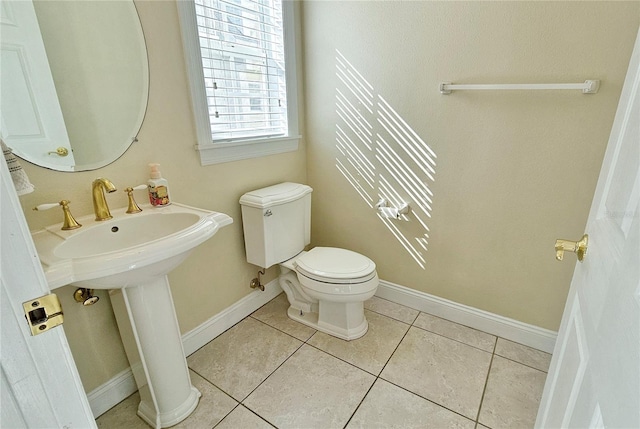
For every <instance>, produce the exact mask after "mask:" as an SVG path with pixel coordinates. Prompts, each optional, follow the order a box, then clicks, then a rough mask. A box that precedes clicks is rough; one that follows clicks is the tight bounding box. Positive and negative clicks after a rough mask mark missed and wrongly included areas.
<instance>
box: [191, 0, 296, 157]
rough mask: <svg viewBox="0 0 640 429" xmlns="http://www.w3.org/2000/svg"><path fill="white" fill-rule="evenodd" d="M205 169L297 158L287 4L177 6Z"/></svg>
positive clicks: (223, 0) (218, 1) (232, 0)
mask: <svg viewBox="0 0 640 429" xmlns="http://www.w3.org/2000/svg"><path fill="white" fill-rule="evenodd" d="M178 8H179V13H180V20H181V26H182V33H183V41H184V45H185V52H186V58H187V67H188V70H189V79H190V84H191V95H192V101H193V104H194V113H195V116H196V128H197V129H198V145H197V148H198V150H199V151H200V155H201V161H202V164H203V165H206V164H213V163H218V162H226V161H232V160H235V159H244V158H251V157H257V156H263V155H269V154H274V153H281V152H287V151H291V150H296V149H297V147H298V139H299V136H298V135H297V133H298V130H297V101H296V91H297V84H296V76H295V69H296V63H295V39H294V37H293V2H292V1H283V0H194V1H191V0H190V1H180V2H178Z"/></svg>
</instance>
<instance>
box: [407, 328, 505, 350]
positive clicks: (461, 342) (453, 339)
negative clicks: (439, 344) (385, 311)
mask: <svg viewBox="0 0 640 429" xmlns="http://www.w3.org/2000/svg"><path fill="white" fill-rule="evenodd" d="M411 326H412V327H414V328H416V329H420V330H423V331H426V332H429V333H432V334H434V335H438V336H439V337H442V338H446V339H448V340H451V341H455V342H456V343H460V344H463V345H465V346H469V347H472V348H474V349H476V350H480V351H482V352H485V353H493V352H491V351H488V350H485V349H481V348H480V347H476V346H472V345H471V344H468V343H465V342H463V341H460V340H456V339H455V338H451V337H447V336H446V335H444V334H440V333H438V332H434V331H431V330H429V329H425V328H421V327H420V326H416V325H411ZM462 326H464V325H462ZM480 332H482V331H480ZM487 335H491V334H487ZM492 336H493V337H495V338H496V341H494V342H493V348H494V349H495V345H496V342H497V338H498V337H496V336H495V335H492Z"/></svg>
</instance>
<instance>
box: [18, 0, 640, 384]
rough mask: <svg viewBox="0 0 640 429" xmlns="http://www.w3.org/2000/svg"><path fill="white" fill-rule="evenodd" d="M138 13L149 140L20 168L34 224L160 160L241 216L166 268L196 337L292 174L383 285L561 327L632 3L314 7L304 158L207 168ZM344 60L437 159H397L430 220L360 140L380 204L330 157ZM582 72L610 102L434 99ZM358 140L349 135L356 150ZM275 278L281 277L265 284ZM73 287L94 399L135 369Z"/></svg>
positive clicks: (170, 24)
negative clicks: (263, 199) (383, 203)
mask: <svg viewBox="0 0 640 429" xmlns="http://www.w3.org/2000/svg"><path fill="white" fill-rule="evenodd" d="M136 4H137V6H138V9H139V13H140V17H141V20H142V24H143V28H144V32H145V37H146V41H147V46H148V50H149V60H150V73H151V87H150V100H149V106H148V111H147V116H146V118H145V122H144V124H143V127H142V130H141V132H140V135H139V140H140V141H139V143H137V144H135V145H134V146H133V147H132V148H131V149H130V150H129V151H128V152H127V153H126V154H125V155H124V156H123V157H122V158H120V159H119V160H117V161H116V162H115V163H113V164H111V165H109V166H107V167H105V168H103V169H100V170H97V171H92V172H83V173H73V174H69V173H59V172H54V171H50V170H46V169H43V168H39V167H35V166H31V165H29V164H27V163H23V164H26V165H25V169H26V171H27V173H28V174H29V176H30V178H31V179H32V181H33V182H34V184H35V185H36V187H37V190H36V191H35V192H34V193H32V194H29V195H26V196H23V197H21V201H22V204H23V208H24V209H25V215H26V217H27V220H28V222H29V225H30V227H31V228H32V229H38V228H41V227H43V226H44V225H47V224H51V223H55V222H59V221H60V214H59V213H56V212H55V211H54V210H50V211H47V212H32V211H31V210H30V209H31V207H33V206H35V205H37V204H41V203H44V202H52V201H59V200H60V199H62V198H66V199H69V200H71V201H72V209H73V212H74V214H75V215H77V216H80V215H82V214H88V213H91V211H92V208H91V196H90V183H91V181H92V180H93V179H94V178H96V177H99V176H104V177H108V178H110V179H112V180H113V181H114V183H115V184H116V185H117V186H118V188H119V189H124V188H125V187H127V186H130V185H136V184H139V183H143V182H144V181H146V179H147V177H148V175H147V167H146V166H147V163H149V162H159V163H161V164H162V172H163V175H164V176H165V177H166V178H167V179H168V180H169V183H170V185H171V193H172V198H173V199H174V200H175V201H179V202H183V203H186V204H191V205H195V206H200V207H204V208H207V209H212V210H217V211H221V212H224V213H227V214H229V215H231V216H232V217H233V218H234V221H235V223H234V224H233V225H231V226H228V227H226V228H224V229H222V230H221V231H220V232H219V233H218V234H217V235H216V236H215V237H214V238H213V239H212V240H210V241H208V242H207V243H205V244H203V245H202V246H200V247H199V248H198V249H196V251H195V252H194V253H193V254H192V255H191V256H190V257H189V259H188V260H187V261H186V262H185V263H184V264H183V265H182V266H180V267H179V268H177V269H176V270H175V271H174V272H173V273H172V274H171V275H170V281H171V285H172V290H173V293H174V300H175V304H176V310H177V314H178V319H179V322H180V326H181V329H182V331H183V332H187V331H189V330H191V329H193V328H194V327H196V326H198V325H200V324H201V323H203V322H204V321H206V320H207V319H208V318H210V317H211V316H213V315H215V314H216V313H218V312H219V311H221V310H222V309H224V308H226V307H228V306H230V305H231V304H233V303H234V302H236V301H237V300H239V299H240V298H242V297H243V296H245V295H246V294H248V293H249V292H250V289H249V287H248V284H249V280H250V279H251V278H252V277H254V276H255V267H253V266H251V265H249V264H247V263H246V262H245V257H244V248H243V241H242V226H241V218H240V208H239V206H238V198H239V197H240V195H241V194H242V193H244V192H245V191H248V190H251V189H255V188H258V187H261V186H265V185H269V184H272V183H277V182H279V181H283V180H291V181H301V182H308V183H310V184H311V185H312V186H313V187H314V190H315V192H314V195H313V198H314V200H313V236H312V240H313V242H314V244H316V245H335V246H343V247H347V248H351V249H355V250H358V251H361V252H363V253H365V254H367V255H369V256H370V257H371V258H372V259H374V260H375V261H376V263H377V264H378V267H379V273H380V276H381V278H382V279H384V280H387V281H391V282H394V283H398V284H401V285H404V286H408V287H411V288H414V289H416V290H420V291H425V292H428V293H432V294H435V295H438V296H441V297H444V298H448V299H452V300H454V301H457V302H460V303H463V304H467V305H471V306H474V307H478V308H481V309H485V310H488V311H491V312H495V313H497V314H501V315H504V316H507V317H512V318H514V319H518V320H522V321H525V322H528V323H532V324H535V325H538V326H542V327H545V328H549V329H556V328H557V325H558V321H559V318H560V314H561V311H562V306H563V304H564V299H565V295H566V291H567V287H568V283H569V281H570V278H571V273H572V262H571V259H570V258H569V262H568V263H564V264H559V263H556V262H555V260H554V259H553V249H552V246H553V241H554V240H555V238H558V237H563V238H577V237H579V236H580V235H581V234H582V232H583V231H582V228H583V226H584V223H585V220H586V216H587V209H588V207H589V204H590V200H591V196H592V194H593V189H594V186H595V181H596V178H597V171H598V169H599V165H600V162H601V159H602V155H603V153H604V147H605V144H606V140H607V137H608V133H609V129H610V127H611V123H612V120H613V115H614V112H615V106H616V102H617V98H618V96H619V93H620V89H621V84H622V80H623V77H624V72H625V70H626V65H627V61H628V58H629V55H630V52H631V45H632V42H633V39H634V36H635V31H636V30H637V26H638V12H639V11H638V3H635V4H632V3H624V4H617V3H610V2H608V3H607V5H606V6H604V5H603V4H600V3H583V2H581V3H580V4H578V3H546V2H544V3H537V4H531V3H520V2H515V3H507V4H505V3H474V2H472V3H464V2H452V3H448V2H447V3H428V2H422V3H420V2H402V3H398V2H389V3H386V2H305V3H304V6H303V12H304V13H303V15H304V19H303V26H304V31H305V33H304V37H303V39H301V40H303V42H304V45H303V49H304V58H305V74H304V76H303V78H304V80H306V87H305V99H306V103H305V109H306V111H307V115H306V121H303V124H301V125H304V123H305V122H306V129H307V131H306V132H304V133H303V134H304V135H305V137H306V141H307V142H308V149H306V148H305V145H304V142H303V144H302V146H301V149H300V150H299V151H298V152H296V153H289V154H284V155H279V156H271V157H268V158H263V159H257V160H247V161H240V162H233V163H228V164H222V165H214V166H207V167H201V166H200V163H199V158H198V154H197V153H196V152H195V151H194V149H193V145H194V144H195V132H194V126H193V116H192V113H191V107H190V103H189V96H188V87H187V81H186V76H185V72H184V64H183V54H182V46H181V39H180V33H179V27H178V20H177V12H176V8H175V3H174V2H169V1H166V2H165V1H155V2H151V1H140V2H137V3H136ZM336 50H339V52H340V55H342V56H343V60H342V61H344V60H345V59H346V60H348V61H349V62H350V64H351V65H350V66H344V65H343V66H341V67H342V68H343V69H344V68H349V69H350V70H351V69H354V70H357V71H358V72H359V73H360V74H361V78H360V77H358V78H355V79H356V80H361V79H362V78H363V79H365V80H366V81H367V82H368V83H369V85H371V88H370V95H366V97H368V98H371V99H373V100H375V102H376V103H378V101H379V100H381V99H379V98H378V96H381V97H383V99H384V100H386V102H387V103H388V105H389V106H390V107H391V108H392V109H394V110H395V111H396V112H397V115H398V117H400V118H402V120H403V121H405V122H406V125H404V124H403V125H399V127H401V128H404V129H408V128H411V129H412V130H413V131H414V132H415V133H416V134H417V135H418V136H419V137H420V138H421V139H422V141H424V144H425V145H428V146H429V148H430V149H431V150H433V152H435V155H436V156H437V158H436V160H435V161H436V162H435V164H436V165H435V168H434V170H435V174H434V175H433V177H434V179H435V180H434V181H431V179H430V178H428V177H427V176H426V175H425V173H423V172H422V170H421V169H420V166H419V165H420V163H416V162H415V161H413V160H412V159H411V158H409V157H408V156H407V155H402V158H403V159H404V162H406V163H407V165H408V166H410V169H411V170H412V171H413V172H414V173H415V176H411V179H412V180H414V181H417V182H422V181H424V182H425V185H426V186H425V185H421V186H422V188H423V189H420V190H422V191H423V190H424V188H428V189H429V190H430V191H431V192H432V193H433V197H432V200H433V202H432V206H431V210H429V211H430V214H431V218H428V217H427V216H426V215H425V214H424V210H423V209H422V208H420V207H418V206H417V205H416V201H415V200H414V199H412V198H409V196H408V191H406V190H403V189H401V188H400V186H398V184H397V183H395V182H396V181H398V180H399V181H402V180H405V179H404V178H402V177H400V176H401V175H397V176H398V177H390V174H389V173H387V172H386V171H385V170H384V166H383V165H382V163H380V162H378V161H377V160H376V159H375V153H376V144H373V145H372V146H371V147H372V149H371V150H368V149H367V150H368V152H367V150H365V149H363V148H362V146H359V147H358V149H359V150H361V151H362V155H360V156H361V159H360V162H361V163H367V162H369V161H366V159H367V158H368V159H370V162H371V165H373V166H374V167H373V170H372V171H373V173H370V174H372V177H373V179H372V180H373V184H374V186H373V187H372V188H371V189H368V190H367V192H368V194H369V200H370V201H368V200H367V198H363V197H361V196H360V195H359V194H358V193H357V192H356V191H355V190H354V188H353V187H352V185H351V184H350V183H349V182H347V181H346V179H345V178H344V176H343V175H342V174H341V173H340V172H339V171H338V170H337V168H336V160H339V161H341V162H343V164H345V165H349V164H348V159H347V157H346V156H345V155H342V154H341V153H340V152H339V151H338V150H337V148H336V126H337V125H341V124H342V125H343V126H342V128H344V124H343V123H342V122H341V121H343V120H342V119H339V117H338V116H337V114H336V89H340V90H341V91H342V92H343V93H344V94H345V96H346V97H347V98H348V100H350V101H352V102H354V103H355V104H354V108H353V110H354V111H355V110H357V101H355V100H354V99H353V97H354V96H353V95H349V94H350V93H348V92H347V91H348V89H347V88H346V84H344V83H342V82H341V81H339V80H338V79H337V78H336V56H337V53H336ZM343 64H344V63H343ZM351 71H353V70H351ZM354 76H357V75H354ZM587 78H599V79H602V88H601V90H600V93H598V94H596V95H589V96H586V95H582V94H579V93H568V94H565V93H555V92H554V93H542V94H541V93H536V94H534V93H519V92H518V93H511V94H505V93H484V94H472V93H455V94H453V95H450V96H448V97H447V96H441V95H440V94H439V93H438V92H437V84H438V82H440V81H443V80H455V81H459V82H494V81H495V82H497V81H500V82H519V81H536V82H539V81H581V80H584V79H587ZM301 80H302V79H301ZM361 102H365V103H366V102H367V101H366V100H363V101H361ZM387 110H388V108H387ZM373 112H374V113H371V114H368V112H367V114H368V116H367V115H362V118H360V120H363V119H367V120H368V121H370V123H371V124H372V127H375V131H378V132H380V134H381V136H382V137H383V138H385V140H387V141H389V143H391V145H390V148H391V149H388V151H391V150H392V151H396V150H397V151H398V153H401V150H400V147H399V145H398V144H396V143H393V142H392V141H391V138H390V137H389V136H387V135H386V134H385V133H386V131H382V129H381V127H380V126H379V125H377V124H378V122H377V120H378V119H380V118H382V117H384V116H385V115H378V114H377V113H375V112H376V109H373ZM356 116H357V115H356ZM303 117H304V116H303ZM352 134H353V132H351V131H347V133H346V134H345V135H351V136H352V138H353V139H354V141H355V139H356V137H355V136H353V135H352ZM419 144H420V145H421V144H422V143H419ZM412 145H415V143H412ZM354 146H355V145H354ZM349 150H355V148H353V149H349ZM423 150H426V149H424V147H423ZM307 151H308V153H307ZM421 156H422V157H423V160H424V159H425V158H424V156H423V155H421ZM356 165H357V164H356ZM363 165H364V164H363ZM367 165H368V164H367ZM361 168H364V167H361ZM369 168H372V167H369ZM348 169H349V171H351V173H353V174H356V173H357V169H355V168H353V167H348ZM307 174H308V177H307ZM362 174H364V173H362ZM354 177H357V175H356V176H354ZM383 180H388V181H389V186H390V187H391V188H393V189H394V190H392V191H391V192H397V193H398V195H399V197H401V198H406V199H408V200H409V201H410V202H411V204H412V205H413V206H414V210H416V213H417V214H418V216H420V217H421V218H422V219H423V222H424V224H425V225H426V226H427V227H428V228H429V232H428V235H429V238H428V244H427V249H428V250H426V251H425V250H424V248H422V247H420V245H419V244H417V243H418V241H417V240H416V239H415V237H418V238H424V234H425V227H424V226H422V225H420V224H419V222H418V221H417V218H416V216H414V215H412V216H410V217H409V219H410V222H403V223H394V224H393V225H396V226H397V228H398V230H397V232H396V235H397V236H398V237H406V238H407V239H408V240H409V243H410V244H412V246H414V247H416V248H417V249H418V250H417V252H416V253H415V255H417V256H415V255H414V256H415V258H414V257H412V256H411V255H410V254H409V253H408V251H407V250H406V249H405V248H404V247H403V246H402V245H401V244H400V242H399V240H398V239H397V238H396V236H395V235H393V234H392V233H391V231H390V230H389V229H388V228H387V227H386V226H385V224H384V223H382V222H381V221H380V220H379V219H378V218H377V216H376V215H375V212H374V211H373V210H372V209H370V208H369V206H368V205H367V204H368V203H371V201H372V200H373V199H376V198H377V195H378V192H379V186H380V183H381V181H383ZM360 181H361V182H363V183H364V179H363V178H360ZM364 186H368V185H364ZM107 198H108V200H109V203H110V204H111V205H112V207H117V206H123V205H124V204H126V200H125V195H124V193H123V192H118V193H117V194H116V195H113V194H112V195H109V196H108V197H107ZM374 202H375V201H374ZM420 258H424V260H425V262H424V263H423V265H424V267H421V266H420V265H419V264H418V262H417V260H418V261H419V260H420ZM274 274H275V271H274V270H270V272H269V275H268V276H267V280H269V279H271V278H273V276H274ZM73 290H74V288H73V287H71V286H67V287H64V288H61V289H59V290H58V291H57V293H58V295H59V296H60V297H61V299H62V301H63V306H64V309H65V316H66V320H65V325H64V326H65V331H66V332H67V335H68V338H69V341H70V343H71V347H72V351H73V354H74V357H75V358H76V363H77V365H78V367H79V370H80V373H81V377H82V379H83V383H84V385H85V389H86V390H87V391H91V390H93V389H94V388H96V387H98V386H100V385H101V384H103V383H105V382H106V381H108V380H109V379H110V378H112V377H113V376H115V375H116V374H117V373H118V372H120V371H122V370H124V369H125V368H126V367H127V366H128V363H127V361H126V357H125V355H124V352H123V350H122V346H121V344H120V341H119V335H118V332H117V329H116V327H115V322H114V320H113V316H112V313H111V308H110V305H109V300H108V294H107V293H105V292H98V294H99V296H100V297H101V298H102V299H101V301H100V302H99V303H98V304H97V305H94V306H93V307H82V306H81V305H79V304H76V303H75V302H74V301H73V298H72V294H73Z"/></svg>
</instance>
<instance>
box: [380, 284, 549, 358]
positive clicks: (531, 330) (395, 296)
mask: <svg viewBox="0 0 640 429" xmlns="http://www.w3.org/2000/svg"><path fill="white" fill-rule="evenodd" d="M376 296H378V297H380V298H384V299H386V300H389V301H392V302H395V303H397V304H402V305H404V306H407V307H410V308H413V309H415V310H419V311H424V312H425V313H429V314H432V315H434V316H438V317H441V318H443V319H447V320H450V321H452V322H456V323H460V324H461V325H465V326H469V327H471V328H474V329H478V330H480V331H484V332H487V333H489V334H492V335H496V336H498V337H502V338H505V339H507V340H511V341H515V342H517V343H520V344H524V345H526V346H529V347H533V348H535V349H538V350H542V351H544V352H547V353H551V352H552V351H553V346H554V345H555V343H556V337H557V332H554V331H550V330H548V329H544V328H539V327H537V326H533V325H529V324H527V323H523V322H519V321H517V320H514V319H509V318H508V317H504V316H500V315H497V314H494V313H489V312H488V311H484V310H479V309H477V308H473V307H469V306H467V305H464V304H458V303H457V302H453V301H449V300H446V299H443V298H438V297H437V296H433V295H430V294H428V293H425V292H419V291H417V290H414V289H409V288H407V287H404V286H400V285H397V284H394V283H391V282H387V281H384V280H380V285H379V286H378V291H377V292H376Z"/></svg>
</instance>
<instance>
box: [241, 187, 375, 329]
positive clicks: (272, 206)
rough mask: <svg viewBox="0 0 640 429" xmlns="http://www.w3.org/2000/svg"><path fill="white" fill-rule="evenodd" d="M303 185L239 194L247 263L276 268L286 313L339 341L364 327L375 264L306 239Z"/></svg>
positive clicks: (307, 193)
mask: <svg viewBox="0 0 640 429" xmlns="http://www.w3.org/2000/svg"><path fill="white" fill-rule="evenodd" d="M311 192H312V189H311V188H310V187H309V186H306V185H302V184H298V183H289V182H287V183H280V184H277V185H273V186H269V187H266V188H262V189H258V190H255V191H251V192H247V193H246V194H244V195H243V196H242V197H241V198H240V205H241V206H242V224H243V225H242V226H243V230H244V241H245V250H246V255H247V261H248V262H250V263H252V264H254V265H257V266H259V267H262V268H269V267H271V266H273V265H275V264H278V265H279V266H280V277H279V284H280V286H281V287H282V289H283V290H284V292H285V293H286V295H287V299H288V300H289V304H290V307H289V309H288V310H287V314H288V316H289V317H290V318H291V319H293V320H297V321H299V322H301V323H303V324H305V325H307V326H311V327H313V328H315V329H317V330H319V331H322V332H325V333H327V334H330V335H333V336H335V337H338V338H342V339H345V340H354V339H356V338H360V337H361V336H363V335H364V334H365V333H366V332H367V329H368V323H367V320H366V318H365V316H364V301H366V300H367V299H369V298H371V297H372V296H373V295H374V294H375V293H376V290H377V288H378V274H377V273H376V265H375V263H374V262H373V261H372V260H371V259H369V258H367V257H366V256H364V255H361V254H359V253H356V252H353V251H350V250H346V249H340V248H335V247H316V248H313V249H311V250H309V251H304V249H305V246H307V245H308V244H309V243H310V241H311V240H310V229H311V228H310V225H311Z"/></svg>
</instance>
